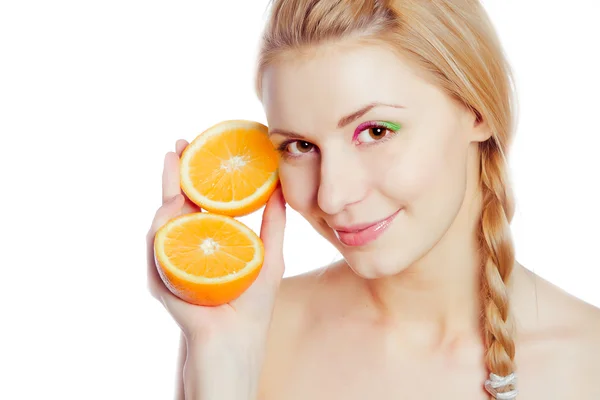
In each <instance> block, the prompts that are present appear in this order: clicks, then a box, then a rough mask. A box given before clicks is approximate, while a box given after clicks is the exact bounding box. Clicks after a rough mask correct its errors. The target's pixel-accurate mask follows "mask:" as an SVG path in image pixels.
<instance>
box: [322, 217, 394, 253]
mask: <svg viewBox="0 0 600 400" xmlns="http://www.w3.org/2000/svg"><path fill="white" fill-rule="evenodd" d="M401 210H402V209H400V210H398V211H396V212H395V213H393V214H392V215H390V216H389V217H387V218H385V219H383V220H381V221H377V222H375V223H372V222H371V223H367V224H360V225H353V226H348V227H342V226H340V227H335V228H333V231H334V232H335V236H336V237H337V238H338V239H339V240H340V242H342V243H343V244H345V245H346V246H363V245H365V244H367V243H369V242H372V241H374V240H375V239H377V238H378V237H379V236H381V234H382V233H383V232H385V230H386V229H387V227H388V226H390V224H391V222H392V221H393V220H394V218H396V215H398V213H399V212H400V211H401Z"/></svg>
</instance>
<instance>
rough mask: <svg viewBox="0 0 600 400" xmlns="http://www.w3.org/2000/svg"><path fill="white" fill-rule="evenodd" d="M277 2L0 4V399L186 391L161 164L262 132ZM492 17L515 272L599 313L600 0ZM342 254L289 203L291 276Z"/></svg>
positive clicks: (514, 7)
mask: <svg viewBox="0 0 600 400" xmlns="http://www.w3.org/2000/svg"><path fill="white" fill-rule="evenodd" d="M266 4H267V1H266V0H260V1H258V0H252V1H249V0H229V1H171V2H166V1H133V0H118V1H116V0H105V1H64V0H61V1H53V2H48V1H27V0H20V1H4V2H2V3H1V5H0V59H1V61H0V138H1V143H0V151H1V157H0V171H1V173H2V179H1V183H2V189H1V190H2V193H3V194H2V196H1V200H0V201H1V202H2V207H0V210H1V212H2V217H1V218H2V219H1V224H2V230H1V233H0V235H2V240H1V242H0V244H1V249H2V252H1V258H0V260H1V261H0V266H1V268H2V278H1V279H2V281H1V282H2V288H1V289H0V307H1V308H2V310H1V320H0V324H1V325H2V327H1V328H0V336H1V339H0V369H1V371H0V377H1V378H0V381H1V383H0V398H1V399H34V398H35V399H37V398H46V399H108V398H110V399H167V398H172V396H173V393H174V384H175V383H174V377H175V366H176V354H177V346H178V340H179V331H178V328H177V326H176V325H175V323H174V322H173V321H172V320H171V318H170V316H169V315H168V314H167V313H166V311H165V310H164V308H163V307H162V305H160V304H159V303H158V302H156V301H155V300H154V299H152V298H151V296H150V294H149V293H148V292H147V288H146V276H145V269H146V266H145V248H144V246H145V241H144V239H145V234H146V232H147V229H148V227H149V225H150V222H151V219H152V217H153V215H154V212H155V210H156V209H157V208H158V207H159V206H160V201H161V172H162V165H163V164H162V163H163V157H164V155H165V153H166V152H167V151H169V150H174V145H175V141H176V140H177V139H178V138H185V139H187V140H188V141H189V140H192V139H193V138H194V137H195V136H196V135H197V134H199V133H200V132H202V131H203V130H204V129H205V128H207V127H208V126H210V125H212V124H214V123H216V122H219V121H221V120H225V119H234V118H241V119H251V120H257V121H261V122H263V123H265V122H266V121H265V117H264V114H263V110H262V107H261V105H260V103H259V102H258V100H257V99H256V98H255V95H254V92H253V83H254V81H253V72H254V61H255V57H256V50H257V43H258V37H259V34H260V30H261V28H262V25H263V22H264V17H265V15H264V10H265V7H266ZM484 4H485V6H486V7H487V9H488V11H489V13H490V15H491V17H492V20H493V21H494V23H495V25H496V27H497V29H498V32H499V34H500V37H501V40H502V42H503V44H504V46H505V48H506V51H507V53H508V55H509V59H510V61H511V63H512V65H513V66H514V69H515V71H516V78H517V85H518V90H519V99H520V118H519V126H518V133H517V139H516V141H515V145H514V147H513V150H512V157H511V169H512V175H513V181H514V183H515V186H516V187H515V191H516V196H517V201H518V206H517V212H516V216H515V218H514V221H513V233H514V237H515V242H516V249H517V259H518V260H519V261H520V262H521V263H523V264H524V265H525V266H526V267H528V268H530V269H532V270H534V271H535V272H536V273H538V274H539V275H541V276H542V277H544V278H547V279H549V280H550V281H551V282H553V283H555V284H557V285H558V286H560V287H561V288H563V289H564V290H566V291H567V292H570V293H572V294H574V295H576V296H578V297H580V298H581V299H583V300H585V301H588V302H590V303H592V304H595V305H596V306H600V292H599V291H598V284H599V279H598V277H599V270H600V262H599V261H598V253H597V249H598V242H599V239H600V234H599V233H598V226H599V225H600V211H599V207H598V205H599V204H600V194H599V191H598V186H599V183H598V182H599V179H598V173H599V172H600V157H599V156H598V154H599V153H598V148H599V147H600V123H599V122H598V115H599V112H600V107H599V106H600V100H599V97H598V94H599V93H600V74H599V73H598V71H600V61H599V59H598V47H597V39H598V38H600V24H598V22H597V16H598V15H599V13H598V12H599V11H600V5H599V4H598V2H597V1H595V0H572V1H570V2H568V6H565V4H564V2H547V1H527V2H524V1H516V0H511V1H509V0H505V1H502V2H500V1H492V0H488V1H486V2H485V3H484ZM260 214H261V213H260V212H257V213H255V214H253V215H251V216H249V217H245V218H243V219H242V221H243V222H245V223H247V224H248V225H250V227H252V228H253V229H254V230H255V231H256V232H258V229H259V223H260ZM307 249H310V251H307ZM336 256H337V254H336V252H335V250H334V248H333V247H332V246H331V245H329V244H328V243H324V242H323V239H321V238H320V237H319V236H318V235H317V234H316V233H314V232H313V231H312V230H311V228H310V226H309V225H308V224H307V223H306V222H304V221H303V220H302V219H300V218H299V217H298V215H297V214H295V213H294V212H293V211H292V210H289V212H288V225H287V230H286V244H285V257H286V264H287V271H286V275H288V276H289V275H295V274H297V273H301V272H304V271H306V270H308V269H312V268H316V267H318V266H321V265H324V264H326V263H329V262H330V261H331V260H333V259H334V258H335V257H336Z"/></svg>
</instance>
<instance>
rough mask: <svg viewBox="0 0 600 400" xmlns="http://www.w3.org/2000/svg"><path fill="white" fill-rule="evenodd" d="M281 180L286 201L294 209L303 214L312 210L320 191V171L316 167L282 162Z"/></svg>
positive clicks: (280, 166)
mask: <svg viewBox="0 0 600 400" xmlns="http://www.w3.org/2000/svg"><path fill="white" fill-rule="evenodd" d="M279 180H280V181H281V188H282V190H283V195H284V197H285V201H286V202H287V204H288V205H289V206H290V207H291V208H292V209H294V210H296V211H298V212H299V213H301V214H303V213H305V212H306V211H308V210H310V208H311V206H312V204H313V203H314V201H315V199H316V198H317V197H316V196H317V193H318V184H317V182H318V171H317V170H316V169H315V168H311V167H309V166H308V165H303V166H294V165H290V164H285V163H283V162H281V163H280V164H279Z"/></svg>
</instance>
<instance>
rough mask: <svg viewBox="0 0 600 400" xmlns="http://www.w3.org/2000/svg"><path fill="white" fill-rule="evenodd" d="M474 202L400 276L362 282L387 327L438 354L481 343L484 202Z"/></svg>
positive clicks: (379, 318) (380, 318)
mask: <svg viewBox="0 0 600 400" xmlns="http://www.w3.org/2000/svg"><path fill="white" fill-rule="evenodd" d="M469 203H470V202H468V201H467V202H465V204H463V207H462V209H461V210H460V211H459V214H458V215H457V218H456V219H455V221H454V222H453V224H452V225H451V227H450V228H449V229H448V231H447V232H446V234H445V235H444V236H443V238H442V239H441V240H440V241H439V242H438V243H437V244H436V245H435V247H434V248H432V249H431V250H430V251H429V252H428V253H427V254H426V255H425V256H424V257H422V258H421V259H419V260H418V261H416V262H415V263H413V264H412V265H411V266H409V267H408V268H406V269H404V270H403V271H402V272H401V273H399V274H397V275H395V276H390V277H386V278H380V279H367V280H361V286H363V288H364V289H365V293H366V294H367V295H366V297H367V298H368V304H369V305H370V308H371V310H374V311H375V314H376V315H377V319H378V320H379V321H382V322H383V324H382V325H383V326H384V327H386V328H385V329H390V330H391V331H392V332H394V334H400V335H402V339H403V340H408V341H409V342H410V343H412V344H414V345H415V346H421V345H422V346H425V347H428V348H430V349H432V350H434V351H438V350H439V349H440V348H442V347H446V346H449V345H450V346H453V347H454V346H456V343H457V341H468V342H469V343H472V342H473V340H477V341H478V340H480V339H481V334H480V332H481V326H480V323H481V318H480V317H481V315H482V314H481V310H482V304H481V295H480V288H481V276H482V275H481V274H482V259H481V254H480V252H479V251H478V244H477V242H476V238H475V234H474V232H475V231H476V229H477V228H478V227H477V224H478V223H479V213H480V208H478V207H476V206H475V204H479V203H480V202H479V199H475V200H474V204H469ZM468 210H470V211H468ZM467 211H468V212H467ZM467 237H472V240H465V238H467Z"/></svg>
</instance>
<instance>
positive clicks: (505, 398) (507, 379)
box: [485, 372, 519, 400]
mask: <svg viewBox="0 0 600 400" xmlns="http://www.w3.org/2000/svg"><path fill="white" fill-rule="evenodd" d="M508 385H513V386H514V387H517V375H516V374H515V373H514V372H513V373H512V374H510V375H507V376H498V375H496V374H494V373H490V379H488V380H486V381H485V390H487V391H488V393H489V394H491V395H492V396H494V398H495V399H497V400H513V399H516V398H517V394H518V393H519V391H518V390H517V389H514V390H511V391H510V392H505V393H498V391H497V390H496V389H498V388H501V387H504V386H508Z"/></svg>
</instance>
